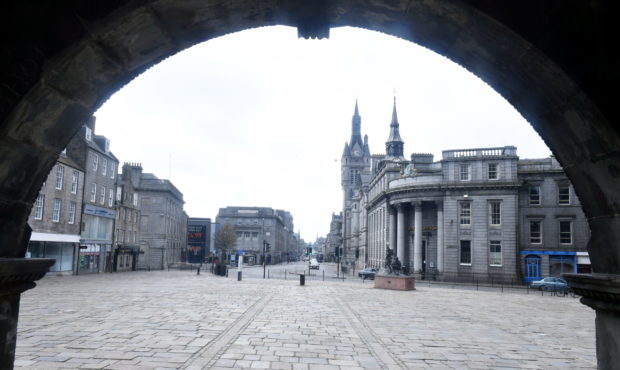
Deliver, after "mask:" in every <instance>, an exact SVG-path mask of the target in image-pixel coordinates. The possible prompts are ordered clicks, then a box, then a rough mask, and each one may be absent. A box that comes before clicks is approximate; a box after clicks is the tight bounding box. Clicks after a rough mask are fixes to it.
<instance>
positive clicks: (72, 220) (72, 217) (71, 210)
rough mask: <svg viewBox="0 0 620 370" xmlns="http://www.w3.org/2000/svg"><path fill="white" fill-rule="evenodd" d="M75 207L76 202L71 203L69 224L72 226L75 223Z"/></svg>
mask: <svg viewBox="0 0 620 370" xmlns="http://www.w3.org/2000/svg"><path fill="white" fill-rule="evenodd" d="M75 207H76V204H75V202H71V203H69V219H68V220H67V223H70V224H72V225H73V224H74V223H75Z"/></svg>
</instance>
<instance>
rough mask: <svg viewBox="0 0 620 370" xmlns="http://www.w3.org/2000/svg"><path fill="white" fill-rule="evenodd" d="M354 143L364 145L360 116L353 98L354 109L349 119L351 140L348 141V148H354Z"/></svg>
mask: <svg viewBox="0 0 620 370" xmlns="http://www.w3.org/2000/svg"><path fill="white" fill-rule="evenodd" d="M356 143H357V144H359V147H360V148H362V146H363V145H364V143H363V142H362V117H360V113H359V108H358V106H357V99H355V111H354V112H353V117H352V119H351V141H349V148H354V147H355V144H356Z"/></svg>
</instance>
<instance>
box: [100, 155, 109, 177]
mask: <svg viewBox="0 0 620 370" xmlns="http://www.w3.org/2000/svg"><path fill="white" fill-rule="evenodd" d="M101 174H102V175H103V176H106V175H107V174H108V159H107V158H103V161H102V163H101Z"/></svg>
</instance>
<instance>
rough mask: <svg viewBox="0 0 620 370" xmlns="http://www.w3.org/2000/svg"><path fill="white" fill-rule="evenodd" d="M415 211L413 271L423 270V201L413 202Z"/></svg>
mask: <svg viewBox="0 0 620 370" xmlns="http://www.w3.org/2000/svg"><path fill="white" fill-rule="evenodd" d="M412 205H413V207H414V209H415V211H414V215H415V216H414V217H415V218H414V222H415V226H414V229H415V230H414V234H413V272H414V273H419V272H420V271H422V203H420V202H415V203H412Z"/></svg>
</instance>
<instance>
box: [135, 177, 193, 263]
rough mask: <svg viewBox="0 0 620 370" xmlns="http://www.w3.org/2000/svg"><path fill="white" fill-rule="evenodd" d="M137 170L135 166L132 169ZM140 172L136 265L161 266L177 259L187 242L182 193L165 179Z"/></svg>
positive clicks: (177, 260) (185, 215)
mask: <svg viewBox="0 0 620 370" xmlns="http://www.w3.org/2000/svg"><path fill="white" fill-rule="evenodd" d="M136 170H137V169H136ZM137 171H139V172H140V176H139V178H140V183H139V186H138V188H137V189H135V190H137V194H134V196H136V195H137V196H138V198H139V204H140V207H141V208H140V216H141V217H140V228H139V230H140V233H139V238H138V239H139V243H140V257H139V258H138V264H137V266H138V268H140V269H165V268H167V267H168V266H169V265H170V264H172V263H175V262H180V261H181V259H182V254H183V251H184V250H185V248H186V245H187V214H186V213H185V212H184V211H183V204H184V201H183V194H182V193H181V192H180V191H179V190H178V189H177V188H176V187H175V186H174V185H173V184H172V182H170V181H169V180H162V179H159V178H157V177H156V176H155V175H153V174H150V173H142V172H141V169H139V170H137Z"/></svg>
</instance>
